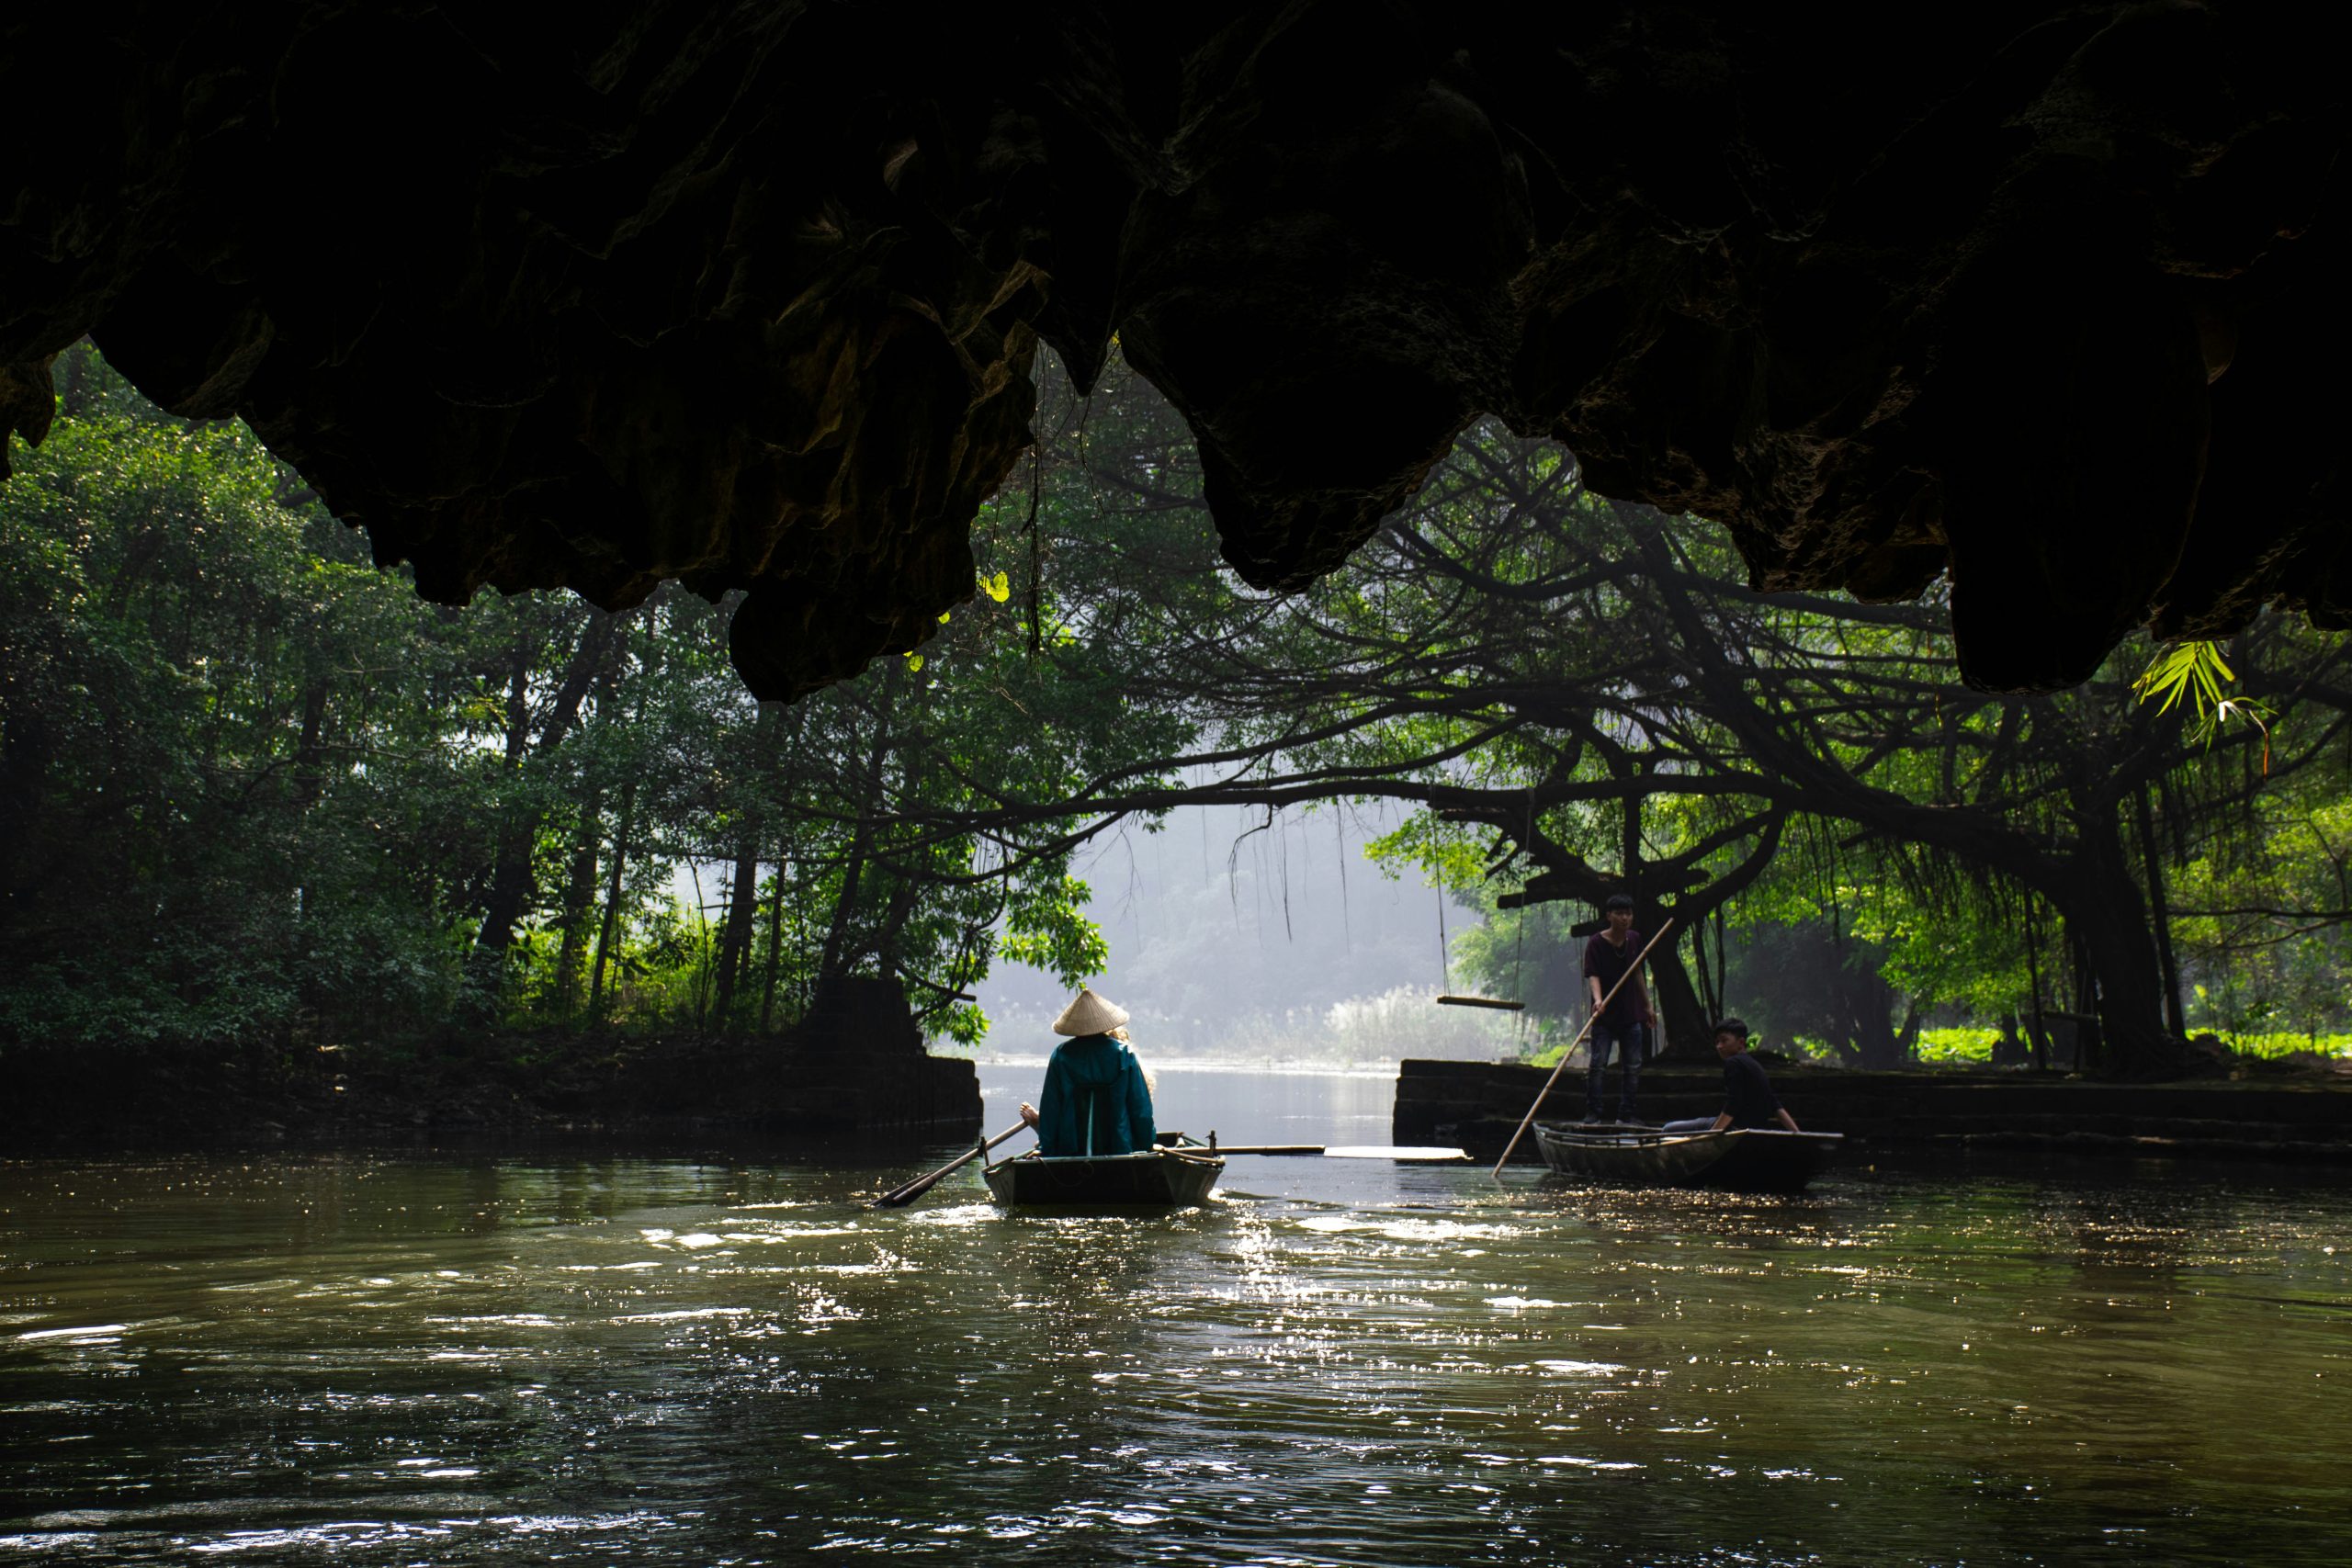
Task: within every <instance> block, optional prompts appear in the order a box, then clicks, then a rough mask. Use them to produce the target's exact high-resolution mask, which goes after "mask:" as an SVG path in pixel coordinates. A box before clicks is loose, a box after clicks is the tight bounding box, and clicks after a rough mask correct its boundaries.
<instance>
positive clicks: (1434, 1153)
mask: <svg viewBox="0 0 2352 1568" xmlns="http://www.w3.org/2000/svg"><path fill="white" fill-rule="evenodd" d="M1189 1152H1191V1153H1194V1154H1204V1155H1206V1154H1218V1155H1317V1156H1321V1157H1322V1158H1324V1159H1408V1160H1426V1161H1430V1162H1437V1161H1442V1160H1466V1159H1468V1158H1469V1157H1470V1156H1468V1155H1466V1154H1464V1153H1463V1152H1462V1151H1461V1150H1460V1149H1439V1148H1420V1147H1413V1146H1399V1145H1390V1144H1351V1145H1346V1146H1343V1147H1340V1148H1333V1147H1329V1146H1328V1145H1323V1144H1219V1145H1217V1146H1216V1148H1214V1149H1210V1148H1200V1149H1194V1150H1191V1151H1189Z"/></svg>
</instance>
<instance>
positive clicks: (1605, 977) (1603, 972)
mask: <svg viewBox="0 0 2352 1568" xmlns="http://www.w3.org/2000/svg"><path fill="white" fill-rule="evenodd" d="M1641 951H1642V933H1641V932H1639V931H1627V932H1626V933H1625V945H1624V946H1623V947H1619V946H1618V945H1616V944H1615V943H1614V942H1611V941H1610V940H1609V937H1608V934H1607V933H1606V932H1603V931H1595V932H1593V933H1592V935H1591V936H1590V937H1589V938H1588V939H1587V940H1586V942H1585V944H1584V972H1585V973H1586V974H1587V975H1591V976H1599V977H1600V994H1601V995H1602V996H1604V997H1607V996H1609V990H1610V987H1612V986H1615V985H1616V984H1617V982H1618V980H1619V979H1620V978H1621V977H1622V976H1623V975H1624V973H1625V971H1626V970H1628V969H1631V968H1632V967H1633V966H1634V956H1635V955H1636V954H1638V953H1640V952H1641ZM1639 996H1640V992H1639V991H1638V990H1637V989H1636V988H1635V987H1633V986H1627V987H1624V988H1623V989H1622V990H1620V991H1619V992H1618V993H1617V994H1616V995H1615V996H1614V997H1611V998H1610V1001H1609V1006H1608V1008H1607V1009H1606V1010H1603V1011H1602V1013H1601V1015H1600V1023H1598V1024H1595V1025H1594V1027H1595V1028H1602V1027H1607V1028H1611V1029H1630V1028H1632V1027H1633V1026H1634V1024H1635V1023H1638V1022H1640V1021H1641V1017H1642V1007H1641V1002H1640V1000H1639V999H1638V998H1639Z"/></svg>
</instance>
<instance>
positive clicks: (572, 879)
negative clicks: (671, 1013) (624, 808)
mask: <svg viewBox="0 0 2352 1568" xmlns="http://www.w3.org/2000/svg"><path fill="white" fill-rule="evenodd" d="M602 798H603V792H602V791H601V790H592V791H591V792H590V793H589V795H588V800H587V804H585V805H584V806H582V807H581V811H580V827H579V830H578V831H577V832H576V833H575V834H574V835H573V837H572V840H571V866H570V868H569V870H568V871H567V873H566V874H565V876H564V879H563V916H562V919H563V927H562V929H563V945H562V947H561V949H560V950H559V952H558V953H557V954H556V963H555V994H556V998H557V1002H558V1005H559V1006H560V1008H561V1010H562V1012H563V1016H564V1017H566V1018H570V1017H571V1013H572V1010H573V1009H574V1008H575V1007H576V1006H577V1005H578V1004H579V1001H580V982H581V981H582V979H584V978H585V977H586V969H587V964H588V917H589V916H590V914H591V913H593V912H594V909H595V908H596V850H597V846H598V843H599V841H600V840H602V839H603V837H604V819H603V815H602V812H601V811H600V809H599V807H600V804H601V802H602Z"/></svg>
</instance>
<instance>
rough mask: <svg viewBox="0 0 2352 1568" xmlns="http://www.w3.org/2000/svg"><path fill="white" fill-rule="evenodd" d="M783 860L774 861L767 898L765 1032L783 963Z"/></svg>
mask: <svg viewBox="0 0 2352 1568" xmlns="http://www.w3.org/2000/svg"><path fill="white" fill-rule="evenodd" d="M785 864H786V863H785V861H784V860H782V859H781V858H779V859H778V860H777V861H776V863H775V896H774V897H771V898H769V900H768V961H767V979H766V983H765V984H764V985H763V986H762V987H761V989H760V1032H761V1033H763V1034H765V1033H767V1032H769V1030H770V1029H771V1028H772V1027H773V1024H772V1022H771V1020H772V1019H773V1018H774V1017H775V983H776V976H777V973H778V971H779V970H780V969H781V968H782V967H783V963H784V868H785Z"/></svg>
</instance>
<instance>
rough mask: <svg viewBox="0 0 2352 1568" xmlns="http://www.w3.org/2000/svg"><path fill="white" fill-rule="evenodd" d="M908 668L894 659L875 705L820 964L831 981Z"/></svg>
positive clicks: (842, 957) (845, 939)
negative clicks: (861, 794)
mask: <svg viewBox="0 0 2352 1568" xmlns="http://www.w3.org/2000/svg"><path fill="white" fill-rule="evenodd" d="M905 668H906V666H905V664H904V663H903V662H902V661H901V660H895V659H894V660H890V661H889V664H888V668H887V669H885V670H884V671H883V672H882V691H881V694H880V696H879V698H878V700H877V701H876V704H875V714H874V745H873V747H872V752H871V755H869V756H868V757H867V759H866V764H865V800H864V801H863V802H862V803H861V805H860V807H859V810H858V818H857V827H856V829H854V831H853V832H852V833H851V834H850V841H849V856H848V859H847V861H846V862H845V863H843V865H842V886H841V893H840V896H839V897H836V898H835V899H834V900H833V919H832V923H831V925H830V926H829V927H828V928H827V929H826V931H825V948H824V953H823V955H822V956H821V957H820V960H819V962H818V965H817V975H818V978H820V979H823V980H831V979H833V978H836V977H838V976H841V975H842V973H844V965H845V963H846V960H847V957H848V954H847V953H846V952H845V949H846V948H847V947H848V945H849V928H850V923H851V920H852V919H854V917H855V915H856V913H857V892H858V883H859V881H860V879H862V878H863V877H864V876H865V858H866V855H867V853H868V852H869V851H870V850H871V849H872V848H873V843H874V825H873V824H874V815H875V813H876V811H878V810H880V809H881V807H882V769H883V765H884V763H885V762H886V761H888V758H889V755H890V713H891V708H892V705H893V704H894V703H895V701H896V699H897V697H898V694H899V679H900V673H901V671H904V670H905Z"/></svg>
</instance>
